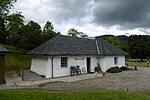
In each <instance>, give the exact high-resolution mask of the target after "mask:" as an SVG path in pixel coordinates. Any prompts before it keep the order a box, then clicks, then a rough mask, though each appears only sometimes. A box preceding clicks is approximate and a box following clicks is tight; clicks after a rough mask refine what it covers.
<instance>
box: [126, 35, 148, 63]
mask: <svg viewBox="0 0 150 100" xmlns="http://www.w3.org/2000/svg"><path fill="white" fill-rule="evenodd" d="M149 41H150V36H146V35H131V36H129V39H128V44H129V53H130V56H131V58H140V59H141V61H143V59H145V58H146V57H150V42H149Z"/></svg>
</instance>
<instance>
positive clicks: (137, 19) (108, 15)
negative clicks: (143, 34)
mask: <svg viewBox="0 0 150 100" xmlns="http://www.w3.org/2000/svg"><path fill="white" fill-rule="evenodd" d="M95 3H96V5H95V9H94V12H93V13H94V14H93V15H94V20H93V22H94V23H96V24H98V25H103V26H113V25H120V26H121V28H122V29H133V28H138V27H145V28H146V27H150V0H95Z"/></svg>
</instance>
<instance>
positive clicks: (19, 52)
mask: <svg viewBox="0 0 150 100" xmlns="http://www.w3.org/2000/svg"><path fill="white" fill-rule="evenodd" d="M0 45H2V46H4V47H5V48H7V49H9V50H10V53H7V54H6V57H5V59H6V60H5V67H6V70H14V69H18V68H22V69H30V63H31V56H30V55H27V53H28V52H29V51H27V50H24V49H20V48H16V47H13V46H10V45H4V44H0Z"/></svg>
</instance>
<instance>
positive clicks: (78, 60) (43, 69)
mask: <svg viewBox="0 0 150 100" xmlns="http://www.w3.org/2000/svg"><path fill="white" fill-rule="evenodd" d="M61 57H67V58H68V67H67V68H61ZM87 57H90V58H91V68H90V71H91V72H94V71H95V70H94V69H95V67H96V66H97V63H99V64H100V66H101V69H102V71H103V72H106V70H107V69H109V68H110V67H114V66H118V67H122V66H125V57H124V56H105V57H99V58H98V56H55V57H54V58H53V76H54V77H60V76H68V75H70V66H76V65H79V66H80V69H81V73H83V72H82V68H84V69H85V71H86V72H84V73H87V62H86V58H87ZM114 57H118V64H117V65H115V64H114ZM31 71H33V72H36V73H38V74H40V75H45V76H46V78H51V77H52V57H47V56H33V57H32V63H31Z"/></svg>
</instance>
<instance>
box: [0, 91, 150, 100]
mask: <svg viewBox="0 0 150 100" xmlns="http://www.w3.org/2000/svg"><path fill="white" fill-rule="evenodd" d="M0 100H150V96H148V95H143V94H138V93H130V92H123V91H108V90H105V91H76V92H65V91H64V92H50V91H46V90H3V91H0Z"/></svg>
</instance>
